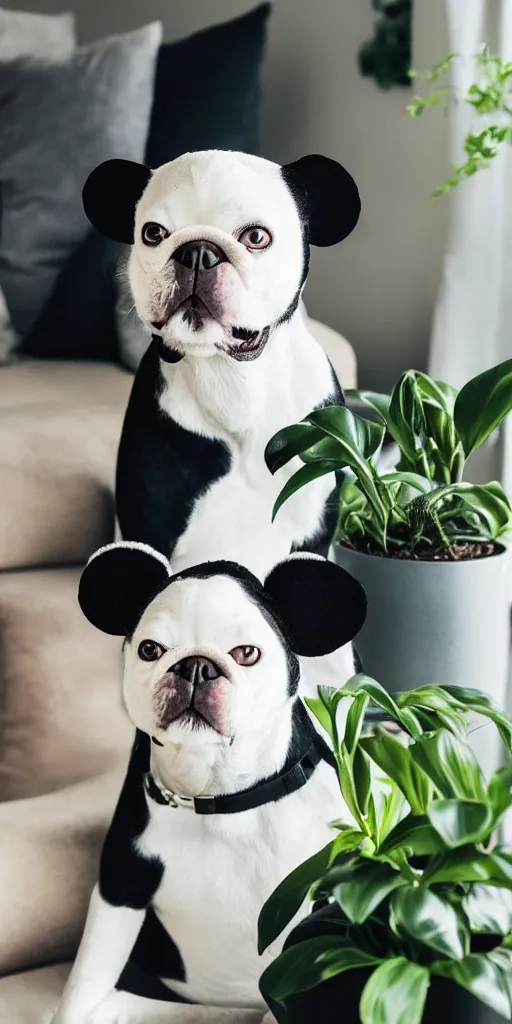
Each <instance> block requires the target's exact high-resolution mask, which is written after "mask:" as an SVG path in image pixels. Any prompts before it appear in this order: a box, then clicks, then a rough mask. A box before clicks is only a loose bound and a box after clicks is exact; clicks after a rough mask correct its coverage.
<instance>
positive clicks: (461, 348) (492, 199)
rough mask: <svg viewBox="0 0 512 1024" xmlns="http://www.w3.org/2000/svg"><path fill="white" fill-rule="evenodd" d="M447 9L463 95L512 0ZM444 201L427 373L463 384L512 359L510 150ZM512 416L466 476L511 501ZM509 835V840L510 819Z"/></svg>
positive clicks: (505, 37) (456, 134)
mask: <svg viewBox="0 0 512 1024" xmlns="http://www.w3.org/2000/svg"><path fill="white" fill-rule="evenodd" d="M445 6H446V17H447V23H448V33H449V49H450V51H451V52H454V53H457V54H460V55H461V56H460V58H458V59H455V60H454V61H452V83H453V85H454V86H455V88H456V90H457V93H458V94H459V95H461V94H464V93H465V92H466V91H467V88H468V86H469V85H470V83H471V82H473V81H474V80H475V75H476V73H477V68H476V65H475V60H474V54H475V53H477V52H478V50H479V49H480V47H481V45H482V43H487V44H488V45H489V46H490V48H491V49H492V51H493V52H495V53H498V54H499V55H500V56H502V57H503V58H505V59H508V60H511V59H512V0H445ZM441 56H442V54H440V55H439V58H440V57H441ZM493 116H494V115H493ZM449 117H450V158H451V162H452V163H453V164H459V163H462V162H463V159H464V157H463V141H464V137H465V135H466V134H467V132H468V131H477V132H478V131H481V130H482V127H483V124H484V122H483V118H482V117H481V115H478V114H476V113H475V112H474V111H473V110H472V108H471V107H470V106H469V104H467V103H462V102H459V103H453V104H452V105H451V109H450V114H449ZM439 202H449V203H450V219H449V231H448V241H447V249H446V255H445V260H444V268H443V278H442V284H441V288H440V292H439V296H438V300H437V305H436V309H435V315H434V322H433V329H432V339H431V349H430V365H429V372H430V373H431V374H432V376H434V377H435V378H438V379H441V380H446V381H448V382H449V383H450V384H454V385H456V386H457V387H460V386H461V385H462V384H464V383H465V382H466V381H467V380H469V378H470V377H473V376H475V375H476V374H478V373H481V372H482V371H483V370H486V369H488V368H489V367H490V366H493V365H494V364H495V363H499V362H501V361H502V360H504V359H509V358H511V357H512V147H506V148H504V151H503V152H501V153H500V154H499V156H498V158H497V159H496V160H495V161H493V162H492V163H491V165H490V166H489V167H487V168H486V169H485V170H482V171H479V172H478V173H477V174H476V175H475V176H474V177H473V178H469V179H467V180H466V181H464V182H463V183H462V184H461V185H459V186H458V187H457V188H456V189H455V190H454V191H453V192H452V193H451V195H450V197H449V198H448V199H442V200H439ZM511 420H512V417H509V418H508V420H507V423H506V425H505V427H504V428H503V429H502V430H501V432H500V434H499V436H497V437H494V438H492V439H491V441H490V442H489V443H488V444H487V445H485V446H483V448H482V449H481V450H480V451H479V452H477V453H475V456H473V458H472V460H470V463H469V466H468V470H469V472H468V476H469V477H470V478H471V479H473V480H475V481H476V482H478V481H480V480H482V481H485V480H490V479H499V480H501V482H502V483H503V485H504V487H505V488H506V490H507V492H508V494H509V497H511V498H512V422H511ZM511 576H512V573H511ZM511 597H512V579H511ZM510 689H511V688H510V686H509V704H510V703H511V701H510ZM509 710H510V708H509ZM486 731H487V730H486ZM509 817H510V816H509ZM506 838H507V841H512V820H508V821H507V824H506Z"/></svg>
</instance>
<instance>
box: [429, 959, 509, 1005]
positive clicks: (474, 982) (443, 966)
mask: <svg viewBox="0 0 512 1024" xmlns="http://www.w3.org/2000/svg"><path fill="white" fill-rule="evenodd" d="M431 971H432V973H433V974H438V975H440V976H441V977H442V978H449V979H450V981H454V982H455V984H456V985H460V986H461V987H462V988H465V989H467V991H468V992H471V995H473V996H475V997H476V998H477V999H480V1001H481V1002H482V1003H485V1004H486V1005H487V1006H490V1007H491V1009H493V1010H495V1011H496V1013H501V1015H502V1016H503V1017H505V1018H506V1019H507V1020H510V1015H511V1011H510V999H509V995H508V991H507V986H506V984H505V981H504V979H503V975H502V972H501V970H500V968H499V967H498V966H497V965H496V964H495V963H493V962H492V960H490V959H489V957H488V956H485V955H484V954H479V953H471V954H470V955H469V956H466V957H464V959H463V960H440V961H438V962H436V963H434V964H432V966H431Z"/></svg>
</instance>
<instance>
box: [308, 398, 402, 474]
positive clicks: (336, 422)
mask: <svg viewBox="0 0 512 1024" xmlns="http://www.w3.org/2000/svg"><path fill="white" fill-rule="evenodd" d="M308 420H309V422H310V423H311V424H312V425H313V426H314V427H319V428H320V430H322V431H324V433H326V434H328V435H329V436H330V437H332V438H334V439H335V440H336V441H337V442H338V443H339V444H341V445H343V446H344V447H348V448H350V449H351V450H352V451H356V452H359V454H360V455H362V456H363V458H365V459H367V458H369V457H370V456H371V455H373V454H374V453H375V452H376V451H377V449H378V448H379V447H380V445H381V442H382V438H383V434H384V432H383V429H382V426H381V425H380V424H378V423H373V422H372V421H371V420H366V419H364V418H363V417H362V416H357V415H356V414H355V413H352V412H350V409H347V407H346V406H345V405H327V406H324V407H323V408H322V409H315V411H314V412H312V413H310V414H309V416H308ZM349 465H350V463H349Z"/></svg>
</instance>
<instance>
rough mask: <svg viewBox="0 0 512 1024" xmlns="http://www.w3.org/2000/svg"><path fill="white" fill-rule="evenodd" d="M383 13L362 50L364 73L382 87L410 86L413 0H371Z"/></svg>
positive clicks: (361, 61)
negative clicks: (372, 34)
mask: <svg viewBox="0 0 512 1024" xmlns="http://www.w3.org/2000/svg"><path fill="white" fill-rule="evenodd" d="M372 6H373V8H374V10H375V11H377V12H378V13H379V15H380V17H379V18H377V20H376V22H375V26H374V36H373V39H369V40H367V42H365V43H363V45H362V46H361V49H360V51H359V69H360V71H361V74H362V75H365V76H368V77H371V78H374V79H375V81H376V83H377V85H378V86H379V87H380V88H381V89H392V88H393V86H397V85H398V86H410V84H411V80H410V76H409V70H410V67H411V49H412V0H372Z"/></svg>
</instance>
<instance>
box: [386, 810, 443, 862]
mask: <svg viewBox="0 0 512 1024" xmlns="http://www.w3.org/2000/svg"><path fill="white" fill-rule="evenodd" d="M399 849H406V850H407V849H408V850H411V852H412V854H413V855H414V856H415V857H423V856H426V855H428V854H432V853H444V852H445V850H446V846H445V844H444V843H443V840H442V839H441V836H440V835H439V834H438V832H436V830H435V828H433V827H432V825H431V824H430V822H429V820H428V818H427V816H426V814H422V815H414V814H408V815H407V817H406V818H403V819H402V821H399V822H398V825H395V828H394V829H392V830H391V832H389V833H388V835H387V836H386V838H385V840H384V842H383V843H382V845H381V846H380V847H379V854H386V853H392V852H393V850H399Z"/></svg>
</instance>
